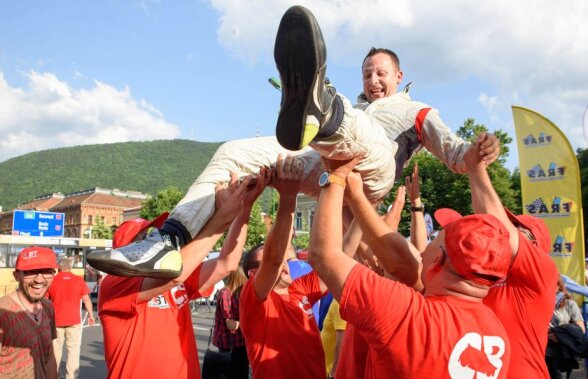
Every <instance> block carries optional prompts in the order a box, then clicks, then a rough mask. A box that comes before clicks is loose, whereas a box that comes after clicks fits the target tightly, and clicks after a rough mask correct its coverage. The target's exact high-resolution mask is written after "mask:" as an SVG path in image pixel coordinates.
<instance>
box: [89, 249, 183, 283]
mask: <svg viewBox="0 0 588 379" xmlns="http://www.w3.org/2000/svg"><path fill="white" fill-rule="evenodd" d="M86 259H87V261H88V263H89V264H90V266H92V267H94V268H95V269H97V270H100V271H102V272H105V273H107V274H110V275H115V276H123V277H148V278H155V279H175V278H177V277H178V276H180V274H181V273H182V257H181V255H180V253H179V252H178V253H177V254H169V255H168V256H166V257H164V258H162V260H161V262H160V263H161V268H159V269H154V268H152V267H145V266H142V265H136V266H134V265H131V264H128V263H125V262H121V261H117V260H114V259H110V258H106V257H101V256H92V254H89V255H88V256H87V257H86ZM147 264H148V263H145V264H144V265H147Z"/></svg>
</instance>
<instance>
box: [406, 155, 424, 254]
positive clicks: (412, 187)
mask: <svg viewBox="0 0 588 379" xmlns="http://www.w3.org/2000/svg"><path fill="white" fill-rule="evenodd" d="M419 181H420V176H419V165H418V163H416V162H415V164H414V167H413V169H412V174H411V175H410V176H407V177H406V189H407V190H408V197H409V198H410V208H411V211H410V242H412V244H413V245H414V246H415V247H416V248H417V250H418V251H420V252H423V251H425V248H426V247H427V225H426V224H425V212H424V209H422V208H423V202H422V201H421V186H420V183H419ZM414 208H421V210H414V211H413V209H414Z"/></svg>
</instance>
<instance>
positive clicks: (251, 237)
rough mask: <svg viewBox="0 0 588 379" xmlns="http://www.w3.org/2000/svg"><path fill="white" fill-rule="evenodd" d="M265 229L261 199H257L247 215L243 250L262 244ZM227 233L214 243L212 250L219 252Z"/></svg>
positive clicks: (265, 234)
mask: <svg viewBox="0 0 588 379" xmlns="http://www.w3.org/2000/svg"><path fill="white" fill-rule="evenodd" d="M267 232H268V230H267V227H266V226H265V223H264V222H263V216H262V214H261V197H260V198H258V199H257V200H256V201H255V203H253V207H251V212H250V213H249V223H248V226H247V238H246V240H245V250H249V249H251V248H252V247H253V246H255V245H258V244H260V243H263V241H265V237H266V236H267ZM226 236H227V233H226V232H225V233H224V234H223V236H222V237H221V238H220V239H219V240H218V241H217V242H216V244H215V245H214V248H213V249H214V250H216V251H219V250H220V249H221V247H222V246H223V243H224V242H225V238H226Z"/></svg>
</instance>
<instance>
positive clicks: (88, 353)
mask: <svg viewBox="0 0 588 379" xmlns="http://www.w3.org/2000/svg"><path fill="white" fill-rule="evenodd" d="M214 310H215V309H214V307H206V306H200V307H199V309H197V310H196V311H195V312H193V313H192V323H193V324H194V335H195V336H196V345H197V346H198V358H199V359H200V366H201V367H202V359H203V357H204V352H205V351H206V345H207V343H208V334H209V332H210V327H211V326H212V323H213V321H214ZM97 320H98V319H97ZM211 348H214V346H212V345H211ZM63 355H64V357H63V358H62V363H61V367H60V368H61V375H62V376H63V377H64V376H65V355H66V353H65V349H64V353H63ZM107 373H108V372H107V370H106V363H105V362H104V348H103V345H102V326H93V327H84V330H83V335H82V351H81V354H80V376H79V377H80V378H84V379H104V378H106V376H107Z"/></svg>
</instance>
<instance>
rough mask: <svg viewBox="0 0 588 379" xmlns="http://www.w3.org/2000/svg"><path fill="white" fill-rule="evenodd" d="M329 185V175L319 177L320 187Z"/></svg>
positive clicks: (325, 173)
mask: <svg viewBox="0 0 588 379" xmlns="http://www.w3.org/2000/svg"><path fill="white" fill-rule="evenodd" d="M327 184H329V173H328V172H323V173H322V174H321V176H320V177H319V186H321V187H324V186H326V185H327Z"/></svg>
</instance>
